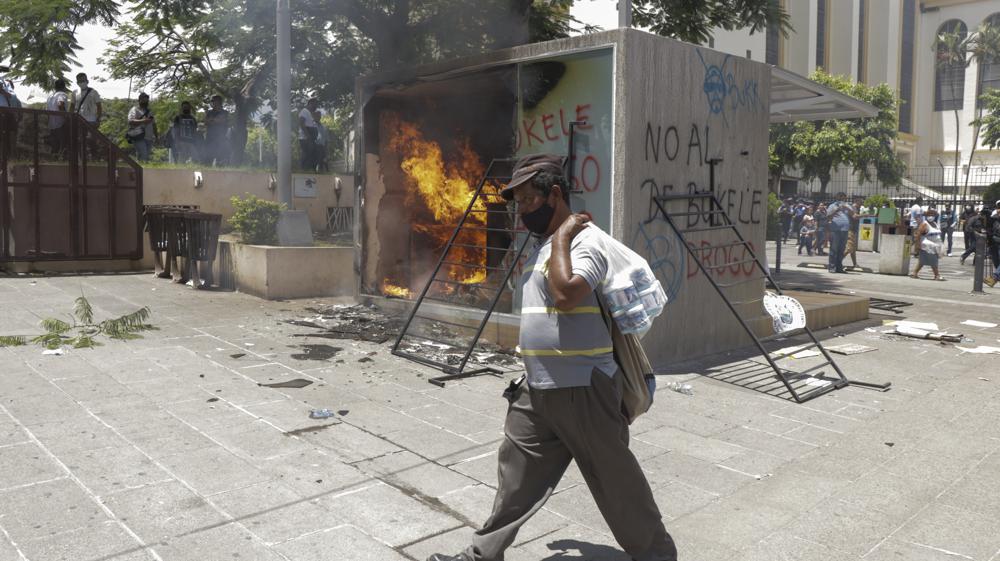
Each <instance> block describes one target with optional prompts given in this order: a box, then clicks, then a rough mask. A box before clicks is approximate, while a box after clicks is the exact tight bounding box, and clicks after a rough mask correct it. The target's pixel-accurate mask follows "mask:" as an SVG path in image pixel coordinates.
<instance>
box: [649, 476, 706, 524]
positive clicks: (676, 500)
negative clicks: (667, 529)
mask: <svg viewBox="0 0 1000 561" xmlns="http://www.w3.org/2000/svg"><path fill="white" fill-rule="evenodd" d="M653 498H654V499H656V506H658V507H659V508H660V514H661V515H663V517H664V519H665V520H673V519H675V518H680V517H681V516H684V515H685V514H690V513H692V512H694V511H696V510H698V509H699V508H702V507H703V506H705V505H708V504H710V503H712V502H713V501H716V500H718V499H719V495H716V494H715V493H709V492H708V491H705V490H704V489H699V488H697V487H692V486H690V485H686V484H684V483H681V482H680V481H675V482H671V483H666V484H664V485H660V486H659V487H656V488H655V489H653Z"/></svg>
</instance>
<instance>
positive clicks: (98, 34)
mask: <svg viewBox="0 0 1000 561" xmlns="http://www.w3.org/2000/svg"><path fill="white" fill-rule="evenodd" d="M571 13H572V14H573V15H574V16H575V17H576V18H577V19H579V20H581V21H583V22H584V23H589V24H592V25H599V26H601V27H602V28H604V29H613V28H615V27H617V26H618V8H617V2H616V0H576V3H575V4H574V6H573V8H572V10H571ZM76 36H77V41H78V42H79V43H80V45H81V47H82V49H81V50H80V51H78V52H77V56H76V59H77V61H78V62H79V64H78V65H75V66H73V68H72V70H71V72H70V73H69V76H68V77H69V78H70V80H72V79H73V78H74V77H75V76H76V74H77V73H78V72H86V73H87V76H88V77H89V78H90V85H91V86H92V87H93V88H94V89H96V90H97V91H98V92H99V93H100V94H101V97H104V98H128V97H135V95H136V93H137V92H136V91H135V89H130V84H129V81H128V80H107V74H108V73H107V71H105V69H104V67H103V66H102V65H100V64H98V63H97V59H98V58H100V57H101V56H102V55H103V54H104V50H105V49H106V48H107V46H108V39H110V38H111V37H113V36H114V30H113V29H112V28H108V27H102V26H99V25H84V26H81V27H80V28H79V29H77V35H76ZM131 86H132V88H138V85H136V84H131ZM72 87H73V88H74V89H75V86H72ZM130 93H131V95H130ZM17 95H18V97H19V98H21V100H22V101H24V102H26V103H30V102H33V101H43V100H44V99H45V98H46V97H47V96H48V92H45V91H43V90H41V89H40V88H24V87H21V88H19V89H18V90H17Z"/></svg>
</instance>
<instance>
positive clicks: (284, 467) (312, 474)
mask: <svg viewBox="0 0 1000 561" xmlns="http://www.w3.org/2000/svg"><path fill="white" fill-rule="evenodd" d="M257 467H258V468H259V469H260V470H261V471H263V472H264V473H265V474H267V475H268V476H269V477H270V478H271V479H275V480H277V481H280V482H281V483H283V484H285V485H287V486H288V487H290V488H292V489H294V490H295V491H296V492H297V493H299V494H300V495H302V496H303V497H305V498H308V499H312V498H319V497H322V496H327V495H337V494H341V493H346V492H350V491H352V490H357V489H360V488H361V487H365V486H368V485H371V484H372V483H373V481H372V478H371V476H369V475H368V474H365V473H363V472H362V471H361V470H359V469H358V468H356V467H354V466H352V465H348V464H346V463H344V462H342V461H341V460H340V459H339V458H338V457H337V456H335V455H332V454H329V453H327V452H325V451H323V450H315V449H313V450H303V451H302V452H300V453H297V454H291V455H288V456H282V457H280V458H275V459H273V460H264V461H261V462H258V463H257Z"/></svg>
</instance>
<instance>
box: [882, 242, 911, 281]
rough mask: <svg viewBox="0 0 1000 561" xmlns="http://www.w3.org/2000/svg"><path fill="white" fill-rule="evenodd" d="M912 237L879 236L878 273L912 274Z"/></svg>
mask: <svg viewBox="0 0 1000 561" xmlns="http://www.w3.org/2000/svg"><path fill="white" fill-rule="evenodd" d="M912 243H913V241H912V240H911V239H910V236H904V235H900V234H882V235H881V236H879V259H878V272H879V273H880V274H883V275H908V274H910V248H911V246H912Z"/></svg>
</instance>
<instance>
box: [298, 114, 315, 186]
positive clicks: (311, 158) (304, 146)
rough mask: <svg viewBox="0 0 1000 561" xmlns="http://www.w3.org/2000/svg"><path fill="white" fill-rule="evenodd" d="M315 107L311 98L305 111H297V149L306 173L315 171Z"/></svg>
mask: <svg viewBox="0 0 1000 561" xmlns="http://www.w3.org/2000/svg"><path fill="white" fill-rule="evenodd" d="M317 105H318V102H317V100H316V98H311V99H310V100H309V101H308V102H306V107H305V109H303V110H302V111H299V148H300V149H301V151H302V169H304V170H306V171H316V138H317V137H318V136H319V129H317V128H316V120H315V119H314V118H313V111H316V106H317Z"/></svg>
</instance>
